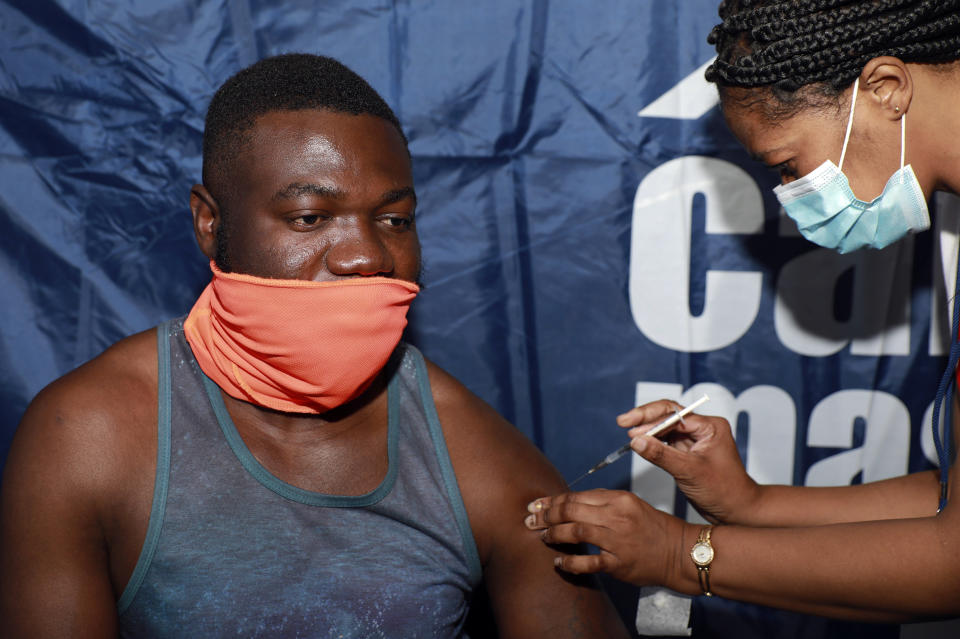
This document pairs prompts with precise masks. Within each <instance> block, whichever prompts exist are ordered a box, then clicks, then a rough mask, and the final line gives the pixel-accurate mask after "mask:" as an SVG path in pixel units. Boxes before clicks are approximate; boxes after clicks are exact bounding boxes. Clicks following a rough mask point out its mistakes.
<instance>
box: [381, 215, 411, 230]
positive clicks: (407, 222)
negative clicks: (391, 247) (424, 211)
mask: <svg viewBox="0 0 960 639" xmlns="http://www.w3.org/2000/svg"><path fill="white" fill-rule="evenodd" d="M383 220H384V222H385V223H386V225H387V226H389V227H391V228H395V229H401V230H405V229H409V228H410V227H411V226H413V219H412V218H409V217H404V216H394V215H389V216H386V217H384V218H383Z"/></svg>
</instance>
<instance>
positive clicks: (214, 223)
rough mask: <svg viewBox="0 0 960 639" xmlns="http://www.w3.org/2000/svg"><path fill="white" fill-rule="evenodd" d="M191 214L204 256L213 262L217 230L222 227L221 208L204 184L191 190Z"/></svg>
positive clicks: (196, 185) (198, 242)
mask: <svg viewBox="0 0 960 639" xmlns="http://www.w3.org/2000/svg"><path fill="white" fill-rule="evenodd" d="M190 212H191V213H193V232H194V234H195V235H196V236H197V244H198V245H199V246H200V250H201V251H203V254H204V255H206V256H207V257H209V258H210V259H211V260H212V259H213V257H214V255H215V254H216V252H217V229H218V228H219V227H220V220H221V218H220V206H219V205H218V204H217V201H216V200H215V199H213V196H212V195H210V191H208V190H207V188H206V187H205V186H203V185H202V184H194V185H193V188H191V189H190Z"/></svg>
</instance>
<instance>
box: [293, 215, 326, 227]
mask: <svg viewBox="0 0 960 639" xmlns="http://www.w3.org/2000/svg"><path fill="white" fill-rule="evenodd" d="M319 221H320V216H319V215H317V214H316V213H307V214H306V215H298V216H297V217H295V218H293V223H294V224H296V225H297V226H314V225H316V224H317V222H319Z"/></svg>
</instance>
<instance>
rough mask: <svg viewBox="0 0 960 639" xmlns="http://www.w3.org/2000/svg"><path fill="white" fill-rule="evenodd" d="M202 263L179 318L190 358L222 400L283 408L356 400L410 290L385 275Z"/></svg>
mask: <svg viewBox="0 0 960 639" xmlns="http://www.w3.org/2000/svg"><path fill="white" fill-rule="evenodd" d="M210 268H211V270H212V271H213V280H212V281H211V282H210V284H209V285H207V288H206V289H204V291H203V293H201V295H200V297H199V299H198V300H197V302H196V304H194V307H193V309H192V310H191V311H190V314H189V315H188V316H187V319H186V320H185V321H184V323H183V328H184V334H185V336H186V338H187V342H189V344H190V347H191V350H193V353H194V356H195V357H196V359H197V363H198V364H199V365H200V368H201V370H203V372H204V373H205V374H206V375H207V377H209V378H210V379H211V380H212V381H214V382H215V383H216V384H217V385H218V386H219V387H220V388H221V389H223V390H224V391H225V392H226V393H227V394H228V395H230V396H231V397H235V398H237V399H242V400H245V401H248V402H251V403H253V404H256V405H258V406H262V407H265V408H270V409H273V410H278V411H284V412H291V413H306V414H319V413H324V412H326V411H328V410H330V409H332V408H336V407H338V406H342V405H343V404H346V403H347V402H349V401H351V400H353V399H356V398H357V397H359V396H360V394H361V393H363V391H364V390H366V389H367V388H368V387H369V385H370V383H371V382H372V381H373V380H374V378H376V376H377V374H378V373H379V372H380V371H381V370H382V369H383V367H384V366H385V365H386V364H387V361H388V360H389V358H390V355H391V354H392V353H393V351H394V349H395V348H396V347H397V344H398V343H399V342H400V337H401V335H402V334H403V329H404V328H405V327H406V325H407V310H408V309H409V308H410V303H411V302H412V301H413V299H414V297H416V295H417V293H418V291H419V290H420V289H419V288H418V287H417V286H416V285H415V284H413V283H411V282H406V281H403V280H396V279H392V278H386V277H356V278H350V279H345V280H336V281H332V282H312V281H305V280H282V279H269V278H261V277H255V276H252V275H243V274H238V273H224V272H222V271H220V270H219V269H218V268H217V267H216V265H214V264H213V263H212V262H211V264H210Z"/></svg>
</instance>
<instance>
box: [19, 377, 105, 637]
mask: <svg viewBox="0 0 960 639" xmlns="http://www.w3.org/2000/svg"><path fill="white" fill-rule="evenodd" d="M68 386H69V385H68ZM69 397H70V393H69V391H68V390H66V389H64V387H63V385H58V384H57V383H55V384H54V385H53V386H52V387H51V388H48V389H47V390H45V391H44V392H42V393H41V394H40V395H39V396H38V397H37V399H35V400H34V402H33V403H32V404H31V406H30V408H29V409H28V410H27V413H26V415H25V416H24V419H23V421H22V422H21V424H20V427H19V428H18V429H17V433H16V435H15V437H14V441H13V445H12V446H11V448H10V453H9V456H8V458H7V462H6V467H5V469H4V475H3V485H2V493H0V553H2V556H0V635H2V636H4V637H11V638H13V637H31V638H36V637H107V636H116V606H115V599H114V593H113V590H112V587H111V584H110V578H109V570H108V564H109V561H108V557H107V549H106V546H105V543H104V536H103V532H102V528H101V524H100V522H99V521H98V517H97V513H96V512H95V508H94V507H93V505H92V495H91V493H90V487H91V485H92V484H94V483H95V482H96V481H97V477H96V473H97V472H98V467H99V466H100V464H99V463H98V457H97V455H98V451H96V450H91V447H90V446H89V444H88V443H87V442H85V441H84V438H83V437H82V434H83V428H82V423H79V424H78V423H76V421H75V417H76V416H75V415H71V414H70V412H69V411H65V410H64V409H63V403H64V400H65V399H67V398H69ZM100 452H101V453H102V454H104V455H109V454H110V453H109V452H108V451H100Z"/></svg>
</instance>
